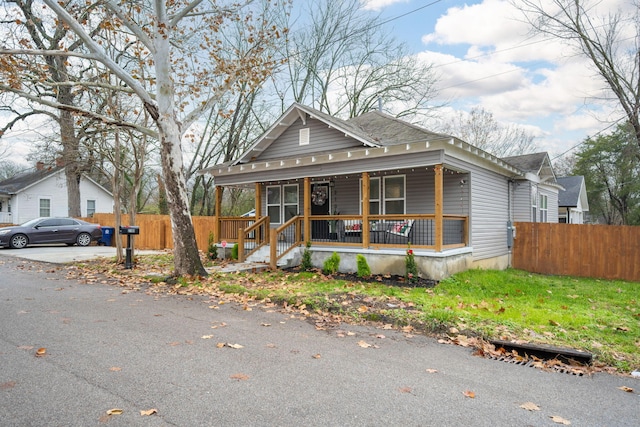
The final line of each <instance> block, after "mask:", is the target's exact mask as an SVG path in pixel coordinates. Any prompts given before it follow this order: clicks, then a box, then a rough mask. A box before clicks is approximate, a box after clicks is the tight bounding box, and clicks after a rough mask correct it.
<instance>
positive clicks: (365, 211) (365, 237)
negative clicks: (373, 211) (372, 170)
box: [362, 172, 370, 248]
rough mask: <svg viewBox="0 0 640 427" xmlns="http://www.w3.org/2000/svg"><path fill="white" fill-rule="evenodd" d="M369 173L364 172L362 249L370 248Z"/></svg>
mask: <svg viewBox="0 0 640 427" xmlns="http://www.w3.org/2000/svg"><path fill="white" fill-rule="evenodd" d="M369 186H370V181H369V172H362V247H363V248H368V247H369V241H370V238H369V192H370V190H369V188H370V187H369Z"/></svg>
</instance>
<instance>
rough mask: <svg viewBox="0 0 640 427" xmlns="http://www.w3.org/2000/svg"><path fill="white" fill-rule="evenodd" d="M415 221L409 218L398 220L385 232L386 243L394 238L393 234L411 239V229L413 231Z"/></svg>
mask: <svg viewBox="0 0 640 427" xmlns="http://www.w3.org/2000/svg"><path fill="white" fill-rule="evenodd" d="M413 223H414V220H412V219H407V220H404V221H399V222H396V223H395V224H392V225H391V227H390V228H389V229H388V230H387V231H386V232H385V239H384V242H385V243H389V240H390V239H391V238H393V236H398V237H404V238H406V239H407V241H409V238H410V237H411V231H413Z"/></svg>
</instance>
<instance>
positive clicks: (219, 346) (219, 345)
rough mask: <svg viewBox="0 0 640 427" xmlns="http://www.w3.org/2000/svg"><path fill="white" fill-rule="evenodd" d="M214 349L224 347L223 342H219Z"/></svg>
mask: <svg viewBox="0 0 640 427" xmlns="http://www.w3.org/2000/svg"><path fill="white" fill-rule="evenodd" d="M216 347H218V348H222V347H224V343H223V342H219V343H217V344H216Z"/></svg>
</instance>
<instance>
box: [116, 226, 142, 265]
mask: <svg viewBox="0 0 640 427" xmlns="http://www.w3.org/2000/svg"><path fill="white" fill-rule="evenodd" d="M120 234H121V235H126V236H127V249H126V258H125V261H124V268H126V269H132V268H133V259H132V258H133V257H132V253H133V239H132V238H131V237H132V236H135V235H136V234H140V227H137V226H135V225H128V226H125V225H121V226H120Z"/></svg>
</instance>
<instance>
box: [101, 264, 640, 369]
mask: <svg viewBox="0 0 640 427" xmlns="http://www.w3.org/2000/svg"><path fill="white" fill-rule="evenodd" d="M141 258H144V257H141ZM160 261H161V260H160V259H156V260H155V261H154V260H153V258H148V259H146V260H140V262H139V263H138V268H137V270H138V274H143V271H144V270H145V267H144V266H145V265H150V266H151V265H152V266H154V268H155V269H159V268H158V267H159V264H160ZM167 261H169V260H164V259H163V260H162V263H165V262H166V264H167V265H169V263H168V262H167ZM141 270H142V271H141ZM111 271H112V272H113V271H114V270H111ZM131 271H136V270H129V272H131ZM126 272H127V270H124V272H122V271H120V272H119V273H118V274H131V273H126ZM179 285H181V286H182V287H188V288H190V291H192V292H198V291H200V292H205V293H207V292H209V293H211V292H214V291H215V292H217V293H221V292H223V293H226V294H228V295H239V296H241V297H242V298H252V299H253V298H254V299H258V300H265V299H266V300H267V301H270V302H276V303H281V304H284V303H286V304H287V305H289V306H292V307H298V308H300V307H303V309H304V310H307V311H309V312H313V311H316V312H326V313H332V314H334V315H339V316H340V317H341V319H342V320H343V321H381V322H383V323H393V324H396V325H398V326H405V325H412V326H414V327H415V328H416V329H419V330H424V331H425V332H427V333H447V332H448V331H450V330H452V329H451V328H455V329H457V330H458V331H460V332H459V333H461V334H466V335H474V336H480V337H483V338H493V339H507V340H513V339H517V340H526V341H529V342H537V343H545V344H552V345H556V346H566V347H572V348H576V349H581V350H587V351H590V352H592V353H594V354H595V355H596V359H597V361H598V362H600V363H604V364H605V365H607V366H611V367H615V368H617V369H618V370H620V371H622V372H629V371H632V370H640V283H632V282H623V281H607V280H597V279H584V278H574V277H557V276H543V275H537V274H531V273H527V272H524V271H519V270H513V269H510V270H506V271H495V270H470V271H467V272H464V273H460V274H456V275H454V276H452V277H450V278H449V279H447V280H444V281H442V282H440V283H439V284H438V285H436V286H435V287H433V288H426V289H425V288H405V287H396V286H385V285H382V284H377V283H368V282H351V281H344V280H333V279H328V278H327V277H325V276H322V275H321V274H320V273H310V272H305V273H287V272H282V271H276V272H264V273H256V274H248V273H246V274H245V273H236V274H230V273H226V274H220V273H216V274H212V275H211V276H210V277H208V278H207V279H204V280H200V281H198V280H195V279H194V280H193V281H187V280H185V279H180V282H179Z"/></svg>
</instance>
